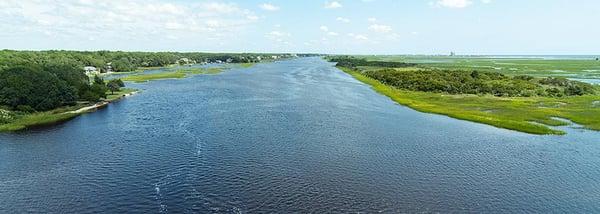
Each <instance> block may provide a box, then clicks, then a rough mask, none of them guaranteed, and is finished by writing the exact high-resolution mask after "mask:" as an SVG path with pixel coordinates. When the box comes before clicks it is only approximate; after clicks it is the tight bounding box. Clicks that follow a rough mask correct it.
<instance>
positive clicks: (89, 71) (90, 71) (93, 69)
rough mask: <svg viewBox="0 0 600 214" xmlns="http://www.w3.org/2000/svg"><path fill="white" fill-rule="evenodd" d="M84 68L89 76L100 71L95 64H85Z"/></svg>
mask: <svg viewBox="0 0 600 214" xmlns="http://www.w3.org/2000/svg"><path fill="white" fill-rule="evenodd" d="M83 70H84V71H85V75H88V76H92V75H97V74H99V73H100V72H98V69H96V67H94V66H85V67H83Z"/></svg>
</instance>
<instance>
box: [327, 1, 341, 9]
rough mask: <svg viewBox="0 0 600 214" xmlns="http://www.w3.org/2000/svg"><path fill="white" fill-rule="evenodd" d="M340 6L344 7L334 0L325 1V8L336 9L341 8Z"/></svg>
mask: <svg viewBox="0 0 600 214" xmlns="http://www.w3.org/2000/svg"><path fill="white" fill-rule="evenodd" d="M340 7H342V4H340V3H339V2H337V1H332V2H327V3H325V8H326V9H336V8H340Z"/></svg>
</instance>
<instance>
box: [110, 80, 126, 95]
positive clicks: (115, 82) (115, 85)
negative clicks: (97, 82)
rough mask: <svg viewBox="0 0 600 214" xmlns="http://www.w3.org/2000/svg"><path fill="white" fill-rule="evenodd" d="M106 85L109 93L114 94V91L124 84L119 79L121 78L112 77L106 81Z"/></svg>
mask: <svg viewBox="0 0 600 214" xmlns="http://www.w3.org/2000/svg"><path fill="white" fill-rule="evenodd" d="M106 86H107V87H108V89H109V90H110V92H111V94H115V91H119V90H121V87H125V84H124V83H123V81H121V79H112V80H110V81H108V83H107V84H106Z"/></svg>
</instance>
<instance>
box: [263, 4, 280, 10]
mask: <svg viewBox="0 0 600 214" xmlns="http://www.w3.org/2000/svg"><path fill="white" fill-rule="evenodd" d="M260 8H261V9H263V10H267V11H278V10H279V7H278V6H275V5H272V4H269V3H264V4H261V5H260Z"/></svg>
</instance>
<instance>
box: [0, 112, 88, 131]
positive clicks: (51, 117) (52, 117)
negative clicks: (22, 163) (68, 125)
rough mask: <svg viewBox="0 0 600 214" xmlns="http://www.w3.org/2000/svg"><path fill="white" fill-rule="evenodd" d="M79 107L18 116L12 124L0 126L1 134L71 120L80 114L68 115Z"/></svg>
mask: <svg viewBox="0 0 600 214" xmlns="http://www.w3.org/2000/svg"><path fill="white" fill-rule="evenodd" d="M75 109H77V107H67V108H59V109H55V110H52V111H45V112H37V113H31V114H17V115H16V116H15V118H14V120H13V121H11V122H10V123H6V124H2V125H0V132H11V131H19V130H23V129H27V128H32V127H40V126H48V125H53V124H57V123H60V122H63V121H67V120H70V119H72V118H74V117H76V116H78V115H80V114H76V113H66V112H68V111H72V110H75Z"/></svg>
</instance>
